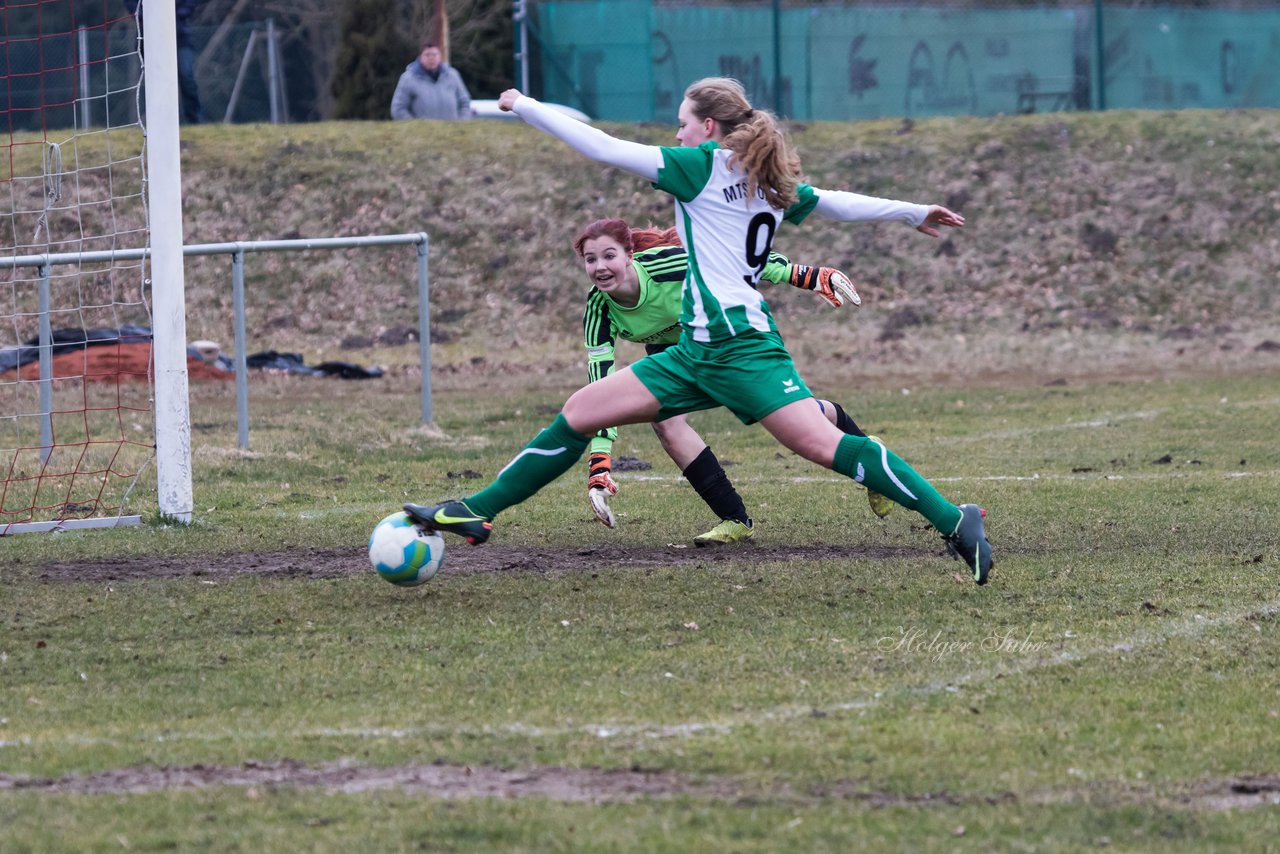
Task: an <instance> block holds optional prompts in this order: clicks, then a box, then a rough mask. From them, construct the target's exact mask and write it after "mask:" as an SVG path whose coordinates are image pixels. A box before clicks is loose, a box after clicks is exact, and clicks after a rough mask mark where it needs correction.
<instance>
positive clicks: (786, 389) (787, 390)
mask: <svg viewBox="0 0 1280 854" xmlns="http://www.w3.org/2000/svg"><path fill="white" fill-rule="evenodd" d="M799 390H800V386H798V385H796V381H795V380H783V381H782V393H783V394H791V392H793V391H799Z"/></svg>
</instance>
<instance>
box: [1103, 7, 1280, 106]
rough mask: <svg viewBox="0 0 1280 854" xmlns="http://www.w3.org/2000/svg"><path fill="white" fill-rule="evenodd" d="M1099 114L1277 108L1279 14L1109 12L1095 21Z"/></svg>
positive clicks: (1279, 92) (1279, 101) (1279, 95)
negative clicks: (1102, 101)
mask: <svg viewBox="0 0 1280 854" xmlns="http://www.w3.org/2000/svg"><path fill="white" fill-rule="evenodd" d="M1103 34H1104V42H1105V45H1106V46H1105V49H1104V51H1105V54H1104V55H1105V56H1106V78H1105V81H1106V87H1107V106H1108V107H1113V108H1121V109H1175V108H1182V107H1214V108H1219V107H1276V106H1280V75H1278V74H1277V73H1276V68H1277V67H1278V66H1280V12H1277V11H1274V10H1267V11H1231V10H1216V9H1114V8H1108V9H1107V11H1106V12H1105V14H1104V15H1103Z"/></svg>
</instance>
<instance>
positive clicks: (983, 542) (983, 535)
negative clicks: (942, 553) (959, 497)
mask: <svg viewBox="0 0 1280 854" xmlns="http://www.w3.org/2000/svg"><path fill="white" fill-rule="evenodd" d="M985 515H987V511H986V510H983V509H982V508H981V507H979V506H978V505H976V504H961V505H960V521H959V522H958V523H957V524H956V529H955V530H954V531H952V532H951V533H950V534H946V535H945V536H943V538H942V539H943V541H944V542H946V544H947V550H948V551H950V552H951V554H952V555H953V556H955V558H956V560H958V561H960V562H961V563H963V564H965V565H966V566H968V567H969V569H970V570H972V571H973V580H974V581H976V582H978V583H979V584H986V583H987V576H988V575H990V574H991V566H992V563H991V543H989V542H987V532H986V531H985V530H984V529H983V525H982V517H983V516H985Z"/></svg>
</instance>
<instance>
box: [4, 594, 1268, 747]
mask: <svg viewBox="0 0 1280 854" xmlns="http://www.w3.org/2000/svg"><path fill="white" fill-rule="evenodd" d="M1277 613H1280V599H1274V600H1272V601H1271V602H1268V603H1266V604H1264V605H1251V606H1249V607H1247V608H1242V609H1237V610H1234V611H1231V612H1229V613H1225V614H1221V615H1219V616H1217V617H1214V618H1209V617H1206V616H1204V615H1202V614H1193V615H1192V616H1191V617H1189V618H1187V619H1184V620H1178V621H1176V622H1168V623H1162V624H1160V625H1159V626H1157V627H1156V628H1154V629H1149V630H1143V631H1138V632H1136V633H1134V634H1133V635H1130V636H1129V638H1128V639H1126V640H1120V641H1114V642H1110V643H1105V642H1104V643H1102V644H1100V645H1098V646H1094V647H1092V648H1090V649H1082V650H1074V651H1073V650H1064V651H1063V652H1060V653H1058V654H1057V655H1052V656H1049V657H1047V658H1040V659H1030V658H1029V659H1028V660H1027V661H1025V663H1022V664H1021V665H1019V664H1013V665H1009V664H1006V665H1003V666H1000V667H983V668H979V669H977V670H971V671H969V672H967V673H960V674H956V675H954V676H951V677H948V678H946V679H944V680H940V681H934V682H927V683H924V684H922V685H904V686H900V687H896V688H894V689H892V690H890V691H887V692H880V691H877V692H876V693H874V694H870V695H868V696H866V697H862V698H860V699H855V700H850V701H847V702H844V703H836V704H833V705H829V706H826V707H824V708H818V707H816V706H813V705H811V704H807V705H787V706H778V707H775V708H773V709H762V710H759V711H757V712H755V713H748V714H741V715H734V716H731V717H728V718H726V719H724V720H720V721H688V722H686V723H677V724H663V725H650V724H600V723H591V724H580V725H574V726H559V727H538V726H529V725H527V724H521V723H514V724H505V725H497V726H483V727H467V726H414V727H395V728H392V727H338V728H335V727H320V728H317V729H310V730H259V731H258V732H249V733H246V732H244V731H242V730H241V731H237V732H234V733H215V732H191V733H176V734H173V733H169V734H156V735H145V734H135V735H129V736H124V737H116V738H112V737H106V736H89V737H86V736H75V735H69V736H60V737H54V738H40V739H33V738H27V737H20V738H18V739H16V740H8V741H0V749H6V748H14V747H40V746H45V745H76V746H98V745H112V746H121V745H129V744H141V743H153V744H162V743H166V742H185V741H194V742H200V743H210V742H217V741H233V740H236V741H251V740H258V739H279V738H284V737H290V738H370V739H372V738H390V739H405V738H414V737H421V736H431V735H456V734H466V735H495V734H496V735H520V736H525V737H533V738H554V737H560V736H566V735H580V734H583V733H586V734H588V735H594V736H596V737H597V738H601V739H609V738H617V737H619V736H634V737H642V738H653V739H659V738H678V737H688V736H693V735H698V734H699V733H704V732H711V733H717V734H722V735H727V734H729V733H731V732H733V731H734V730H735V729H737V728H740V727H747V726H757V725H759V724H762V723H772V722H776V721H788V720H794V719H797V718H802V717H809V716H811V715H813V714H814V712H826V713H831V712H847V711H856V710H860V709H869V708H872V707H874V706H875V705H876V704H877V703H879V702H881V701H882V700H884V699H886V698H888V697H891V696H897V695H917V694H918V695H930V694H937V693H940V692H944V691H947V692H949V691H954V690H955V689H956V688H957V686H960V685H974V684H982V683H984V682H988V681H992V680H994V679H996V678H1008V677H1009V676H1018V675H1022V674H1025V673H1033V672H1035V671H1038V670H1044V669H1047V668H1050V667H1057V666H1059V665H1062V664H1071V663H1074V662H1079V661H1086V660H1088V659H1090V658H1094V657H1096V656H1099V655H1114V654H1125V653H1131V652H1133V651H1135V650H1137V649H1141V648H1143V647H1148V646H1153V645H1156V644H1159V643H1163V642H1165V641H1169V640H1181V639H1187V638H1195V637H1198V636H1199V635H1202V634H1204V633H1205V632H1206V631H1209V630H1210V629H1216V628H1219V627H1221V626H1225V625H1228V624H1230V623H1233V622H1236V621H1239V620H1243V619H1244V618H1245V617H1247V616H1249V615H1251V614H1262V615H1264V616H1270V615H1273V614H1277ZM1003 660H1004V661H1009V659H1007V658H1006V659H1003Z"/></svg>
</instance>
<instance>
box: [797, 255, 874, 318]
mask: <svg viewBox="0 0 1280 854" xmlns="http://www.w3.org/2000/svg"><path fill="white" fill-rule="evenodd" d="M791 284H793V285H795V286H796V287H797V288H803V289H804V290H806V291H817V292H818V296H820V297H822V298H823V299H824V300H826V301H827V302H829V303H831V305H832V306H833V307H835V308H839V307H840V306H842V305H844V304H845V303H846V302H849V303H852V304H853V305H862V297H860V296H858V292H857V291H856V290H855V289H854V287H853V282H851V281H849V277H848V276H846V275H845V274H844V273H841V272H840V271H839V270H837V269H836V268H835V267H810V266H809V265H808V264H792V265H791Z"/></svg>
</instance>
